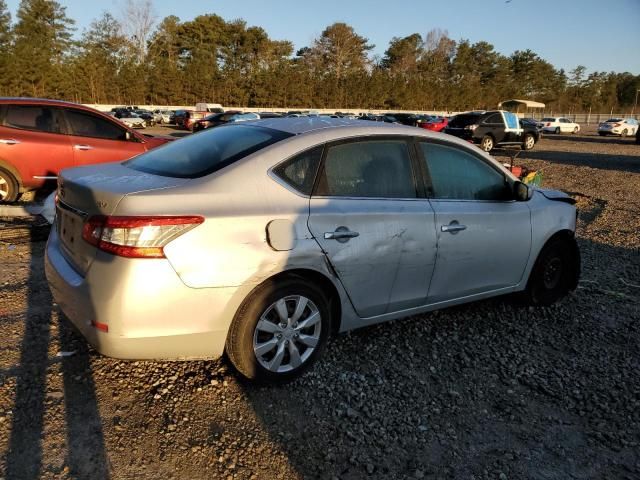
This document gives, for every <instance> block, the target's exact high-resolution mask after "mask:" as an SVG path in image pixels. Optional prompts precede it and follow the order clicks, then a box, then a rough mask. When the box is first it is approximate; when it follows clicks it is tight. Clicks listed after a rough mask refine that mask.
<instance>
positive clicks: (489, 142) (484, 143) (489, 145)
mask: <svg viewBox="0 0 640 480" xmlns="http://www.w3.org/2000/svg"><path fill="white" fill-rule="evenodd" d="M480 148H481V149H482V150H484V151H485V152H490V151H491V150H493V138H492V137H491V136H490V135H485V136H484V137H482V140H481V141H480Z"/></svg>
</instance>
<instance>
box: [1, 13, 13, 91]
mask: <svg viewBox="0 0 640 480" xmlns="http://www.w3.org/2000/svg"><path fill="white" fill-rule="evenodd" d="M11 37H12V34H11V15H10V14H9V12H8V10H7V4H6V2H5V1H4V0H0V95H6V94H8V92H9V84H8V81H9V78H10V76H9V74H8V73H9V72H8V66H9V55H10V52H11Z"/></svg>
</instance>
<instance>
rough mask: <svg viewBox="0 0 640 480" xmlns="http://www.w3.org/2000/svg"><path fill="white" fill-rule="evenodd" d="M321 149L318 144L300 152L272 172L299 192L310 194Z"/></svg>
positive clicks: (320, 156)
mask: <svg viewBox="0 0 640 480" xmlns="http://www.w3.org/2000/svg"><path fill="white" fill-rule="evenodd" d="M323 149H324V147H323V146H319V147H315V148H312V149H311V150H307V151H306V152H303V153H300V154H298V155H296V156H295V157H293V158H290V159H289V160H287V161H285V162H283V163H281V164H280V165H278V166H277V167H276V168H274V169H273V173H275V174H276V175H277V176H278V177H280V178H281V179H282V180H284V181H285V182H286V183H288V184H289V185H291V186H292V187H293V188H295V189H296V190H298V191H299V192H301V193H304V194H305V195H311V190H313V182H314V180H315V178H316V172H317V171H318V166H319V165H320V159H321V158H322V151H323Z"/></svg>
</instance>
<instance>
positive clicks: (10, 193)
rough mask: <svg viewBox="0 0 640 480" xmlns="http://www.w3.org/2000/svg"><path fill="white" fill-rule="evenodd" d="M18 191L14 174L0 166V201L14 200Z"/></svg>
mask: <svg viewBox="0 0 640 480" xmlns="http://www.w3.org/2000/svg"><path fill="white" fill-rule="evenodd" d="M19 192H20V188H19V187H18V182H17V181H16V179H15V178H14V176H13V175H11V173H9V172H8V171H6V170H5V169H3V168H0V203H3V202H15V201H16V199H17V198H18V193H19Z"/></svg>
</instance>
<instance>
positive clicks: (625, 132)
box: [620, 128, 628, 138]
mask: <svg viewBox="0 0 640 480" xmlns="http://www.w3.org/2000/svg"><path fill="white" fill-rule="evenodd" d="M627 133H628V132H627V129H626V128H625V129H624V130H622V132H620V138H624V137H626V136H627Z"/></svg>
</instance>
